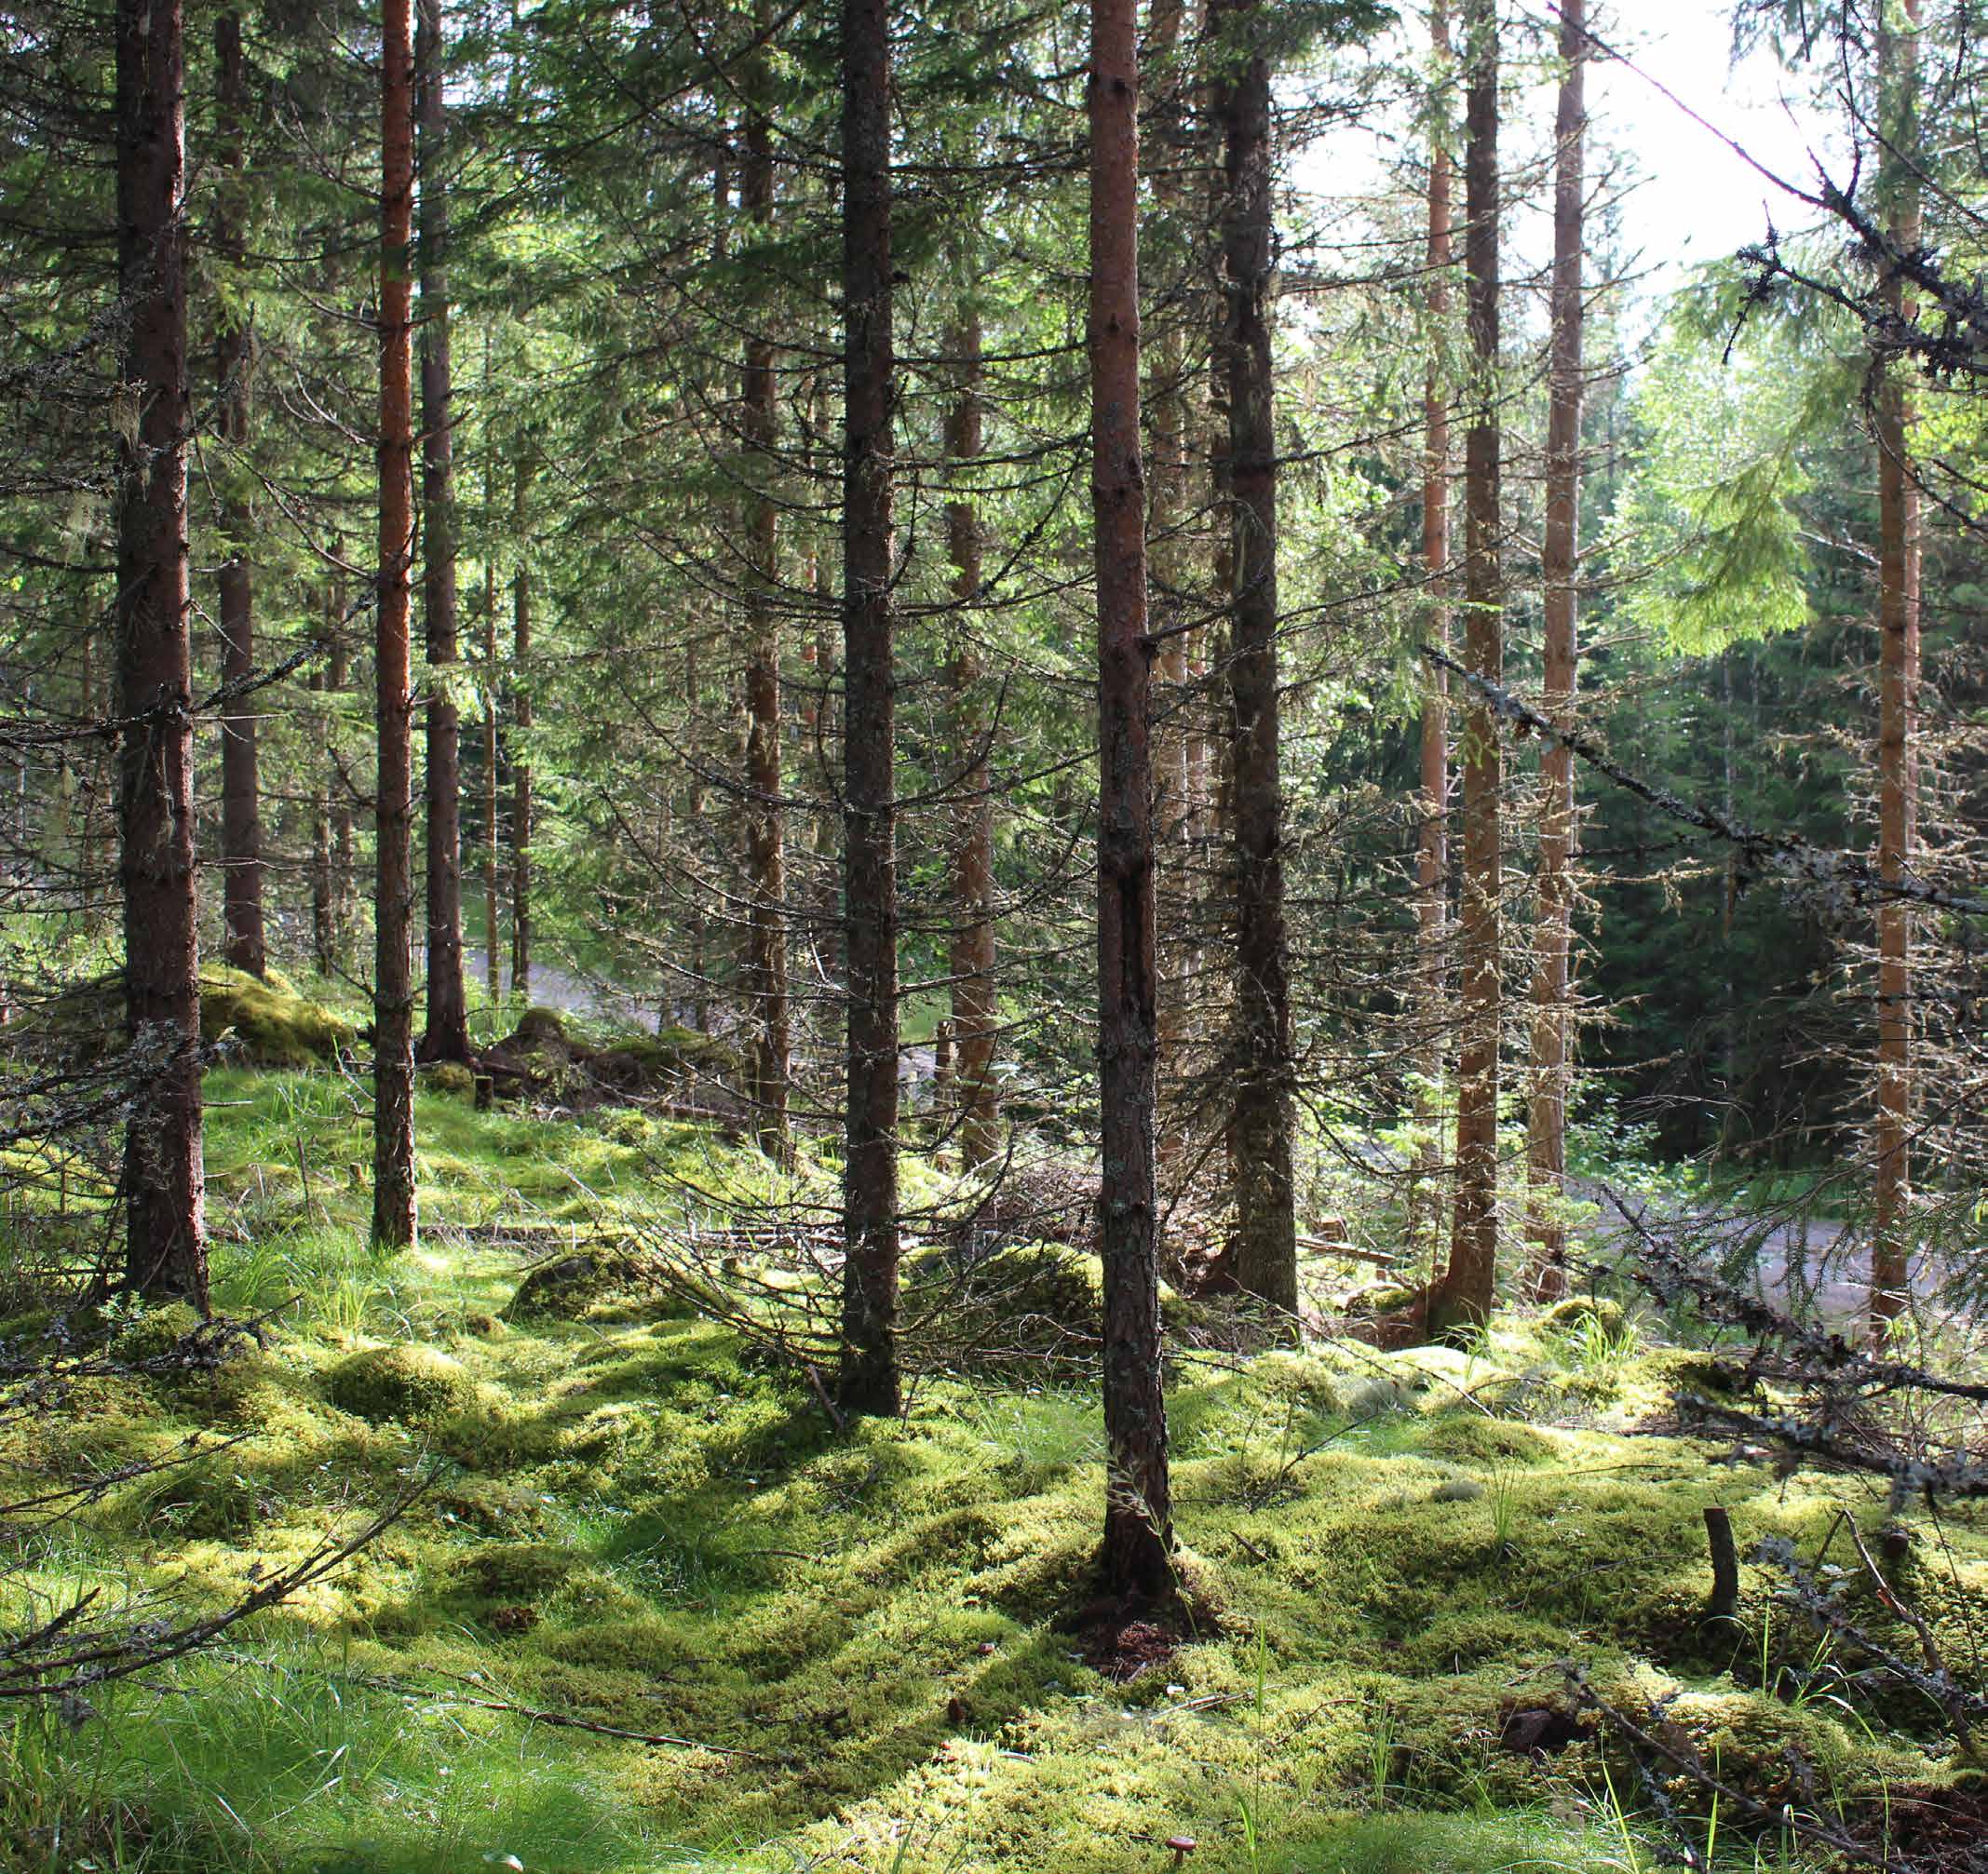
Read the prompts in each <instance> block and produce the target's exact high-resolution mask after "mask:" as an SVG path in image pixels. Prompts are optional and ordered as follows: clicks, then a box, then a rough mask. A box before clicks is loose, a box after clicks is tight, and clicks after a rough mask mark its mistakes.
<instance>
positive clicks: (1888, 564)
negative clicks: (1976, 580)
mask: <svg viewBox="0 0 1988 1874" xmlns="http://www.w3.org/2000/svg"><path fill="white" fill-rule="evenodd" d="M1901 10H1902V26H1900V25H1898V24H1894V23H1892V22H1891V20H1890V19H1889V18H1888V17H1887V23H1886V25H1885V26H1884V28H1883V30H1882V31H1881V32H1880V34H1879V37H1878V59H1879V66H1880V70H1879V89H1880V94H1881V99H1882V103H1881V107H1880V108H1881V111H1882V115H1883V118H1884V121H1885V134H1886V149H1885V152H1884V154H1883V156H1882V157H1881V162H1880V182H1879V187H1880V193H1881V195H1884V196H1885V198H1886V200H1887V207H1888V209H1889V218H1890V222H1891V231H1892V234H1893V236H1894V238H1895V239H1896V240H1897V241H1898V244H1899V246H1900V249H1902V250H1903V251H1905V252H1906V253H1913V252H1915V251H1916V250H1917V249H1918V246H1919V241H1920V215H1921V211H1920V205H1919V192H1918V189H1917V186H1916V178H1915V172H1914V162H1915V160H1916V152H1917V146H1918V99H1917V95H1916V93H1917V85H1918V30H1919V4H1918V0H1903V6H1902V9H1901ZM1889 13H1890V8H1888V7H1887V16H1888V15H1889ZM1883 290H1884V296H1885V303H1886V306H1887V310H1888V311H1890V312H1891V313H1892V315H1893V316H1894V317H1897V318H1899V319H1900V320H1901V321H1902V320H1905V319H1909V318H1910V317H1912V306H1911V303H1910V301H1909V299H1908V296H1907V294H1906V292H1905V290H1904V283H1903V282H1902V281H1901V280H1900V278H1899V277H1898V276H1897V275H1896V274H1891V275H1888V276H1887V278H1886V280H1885V282H1884V289H1883ZM1878 369H1879V370H1880V371H1882V372H1883V375H1882V377H1881V378H1880V380H1879V382H1878V385H1877V395H1876V425H1875V426H1876V432H1877V496H1878V637H1879V652H1878V655H1879V661H1880V669H1879V685H1878V748H1877V766H1878V835H1877V837H1878V852H1877V863H1878V871H1879V873H1880V875H1881V876H1882V877H1884V878H1885V879H1887V881H1896V880H1899V879H1901V878H1904V877H1905V876H1907V875H1908V874H1909V873H1910V872H1911V870H1912V865H1913V848H1914V843H1915V840H1914V836H1915V833H1916V827H1915V825H1914V822H1915V820H1916V817H1917V816H1916V811H1915V809H1916V804H1917V803H1916V799H1915V795H1916V792H1917V789H1916V786H1915V779H1916V777H1915V774H1914V767H1915V756H1916V749H1915V748H1914V743H1915V740H1916V730H1917V726H1918V725H1917V721H1916V718H1917V715H1918V692H1919V492H1918V488H1917V485H1916V482H1915V480H1914V473H1913V466H1912V461H1911V428H1912V419H1913V411H1912V404H1911V399H1910V398H1908V397H1907V395H1906V391H1905V385H1904V383H1903V381H1902V379H1901V377H1900V374H1899V373H1900V370H1901V369H1902V367H1900V366H1899V365H1896V364H1894V365H1881V366H1880V367H1878ZM1912 940H1913V916H1912V909H1911V907H1910V906H1909V905H1907V904H1905V903H1903V902H1901V901H1900V900H1897V899H1893V900H1890V901H1887V903H1886V904H1884V905H1883V906H1881V907H1880V908H1879V910H1878V917H1877V942H1878V980H1877V1008H1878V1016H1877V1021H1878V1042H1877V1055H1878V1061H1877V1123H1876V1126H1875V1127H1874V1128H1873V1147H1874V1149H1875V1158H1876V1166H1875V1170H1876V1176H1875V1180H1874V1190H1873V1219H1872V1237H1873V1241H1872V1254H1871V1331H1872V1337H1873V1340H1876V1341H1882V1340H1883V1339H1884V1338H1885V1336H1886V1334H1887V1331H1888V1329H1889V1327H1890V1324H1891V1322H1892V1321H1894V1320H1895V1319H1896V1318H1897V1317H1898V1316H1899V1315H1900V1314H1901V1313H1902V1312H1903V1310H1904V1307H1905V1304H1906V1302H1907V1301H1909V1300H1910V1299H1911V1281H1912V1234H1911V1224H1910V1208H1911V1202H1912V1106H1913V1017H1912V998H1913V961H1912Z"/></svg>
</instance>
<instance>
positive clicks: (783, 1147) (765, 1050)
mask: <svg viewBox="0 0 1988 1874" xmlns="http://www.w3.org/2000/svg"><path fill="white" fill-rule="evenodd" d="M755 19H756V20H757V21H758V25H759V30H760V32H761V34H768V33H770V32H771V30H772V15H771V12H770V10H769V9H768V7H766V5H765V0H761V4H760V6H759V7H758V8H757V10H756V13H755ZM770 82H771V78H770V74H769V72H768V70H767V61H766V53H765V51H764V47H762V49H761V50H760V51H758V52H757V53H755V54H754V56H753V58H752V61H751V63H750V65H749V66H748V67H747V71H746V79H745V90H746V101H747V115H746V135H745V145H746V152H745V163H744V166H743V168H742V169H741V170H740V173H739V195H740V199H741V205H742V206H743V208H744V209H745V212H746V220H747V221H748V222H750V223H751V230H752V235H753V237H754V238H755V239H756V240H759V241H763V242H764V241H766V240H769V239H770V238H771V236H772V234H773V125H772V121H771V118H770V116H769V110H770V105H769V102H768V99H767V90H768V87H769V85H770ZM770 310H771V308H770V307H769V308H767V309H766V311H770ZM762 316H763V317H764V316H765V315H764V312H763V315H762ZM740 387H741V389H742V391H743V393H744V395H743V397H742V398H741V403H742V405H743V411H742V415H741V427H742V429H743V432H744V439H745V445H746V449H747V452H748V453H749V454H750V455H751V458H752V465H751V470H750V479H751V493H750V494H749V495H748V496H747V498H746V504H745V506H746V511H745V522H746V527H745V533H746V543H745V545H746V558H747V560H748V566H747V572H746V582H747V583H746V672H745V676H746V682H745V690H746V864H747V870H748V872H749V875H750V889H751V902H750V904H749V906H748V909H747V915H746V959H745V961H746V968H745V982H744V985H743V987H744V989H745V992H746V1006H747V1013H748V1018H749V1020H750V1021H751V1033H752V1045H751V1054H750V1056H749V1057H748V1062H747V1085H746V1095H747V1098H748V1099H750V1100H751V1105H752V1124H753V1129H754V1131H755V1133H756V1134H757V1136H758V1139H759V1142H760V1145H761V1147H762V1149H763V1150H764V1151H765V1152H767V1153H771V1154H772V1155H773V1156H775V1157H777V1158H784V1157H785V1155H786V1153H787V1149H788V1141H787V1088H788V1081H789V1077H790V1074H791V1059H790V1056H791V1052H792V1034H791V1023H790V1019H789V1015H788V1002H787V851H786V843H785V840H784V837H783V833H782V825H781V818H780V616H779V612H778V609H777V605H776V591H777V586H778V579H779V560H778V555H779V509H778V506H776V505H775V502H774V488H773V482H774V477H775V474H776V473H777V467H778V463H777V451H778V442H779V426H778V425H779V411H778V402H777V398H776V386H775V383H774V372H773V342H772V340H770V339H768V338H766V337H765V336H764V334H763V333H762V332H758V331H755V332H754V333H752V334H751V336H750V337H749V338H748V339H747V340H746V356H745V371H744V375H743V380H742V383H741V386H740Z"/></svg>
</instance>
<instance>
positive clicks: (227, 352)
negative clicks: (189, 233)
mask: <svg viewBox="0 0 1988 1874" xmlns="http://www.w3.org/2000/svg"><path fill="white" fill-rule="evenodd" d="M214 63H215V76H216V87H217V90H218V94H219V95H218V97H217V99H216V104H217V106H218V112H217V119H218V121H217V125H216V128H217V131H218V137H217V142H218V148H217V149H216V152H215V155H216V157H217V159H218V161H219V163H220V166H221V170H222V181H221V185H220V187H219V188H218V189H217V190H216V191H215V195H214V254H215V258H216V260H217V261H218V262H219V263H221V266H222V278H223V289H222V294H221V302H220V306H219V310H218V311H217V313H216V315H215V320H214V377H215V383H216V389H217V400H218V403H219V408H220V425H219V427H220V431H221V448H220V451H219V456H220V467H221V531H222V534H223V538H224V539H225V541H226V543H227V558H226V559H225V560H223V562H222V565H221V571H220V573H219V574H218V575H217V579H216V584H217V585H218V586H220V588H221V593H220V596H221V680H222V681H223V684H237V683H239V684H246V683H247V681H249V678H250V674H251V673H252V672H253V670H254V668H255V593H254V580H253V575H252V574H251V573H250V567H249V559H248V552H249V542H250V539H251V538H252V537H253V535H254V531H255V513H254V508H253V506H252V504H251V503H250V499H249V485H250V484H249V463H248V451H249V425H250V413H251V404H250V373H251V371H252V368H253V363H254V339H253V336H252V334H251V332H250V326H249V317H248V313H247V310H246V307H245V306H244V304H243V300H242V296H243V294H244V293H245V291H246V290H247V283H246V281H245V280H244V278H243V276H242V264H241V263H242V221H243V217H244V215H245V213H246V210H247V203H246V200H245V193H244V189H243V183H242V118H243V115H244V114H245V111H246V108H247V104H246V97H247V94H246V90H245V88H244V85H243V80H242V58H241V18H240V16H239V15H238V14H236V13H223V15H222V16H221V18H220V19H218V20H215V22H214ZM254 712H255V705H254V703H253V701H252V700H247V699H245V700H242V701H239V702H237V703H235V704H234V705H233V706H231V707H230V708H228V709H227V712H226V713H225V714H224V715H223V717H222V719H221V881H222V884H221V904H222V928H223V934H224V941H223V955H224V956H225V957H226V958H227V961H228V962H229V963H231V964H234V965H235V967H236V968H237V969H245V970H247V971H248V972H249V974H250V976H262V975H264V974H265V973H266V971H267V970H268V967H269V941H268V935H267V932H266V930H265V928H264V919H263V830H262V820H261V795H262V789H261V784H260V782H259V779H258V776H257V761H256V734H255V713H254Z"/></svg>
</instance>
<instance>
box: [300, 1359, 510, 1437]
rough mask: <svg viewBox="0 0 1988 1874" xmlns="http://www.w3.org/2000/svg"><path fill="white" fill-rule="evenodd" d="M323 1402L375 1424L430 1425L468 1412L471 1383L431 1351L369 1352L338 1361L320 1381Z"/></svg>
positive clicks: (460, 1370)
mask: <svg viewBox="0 0 1988 1874" xmlns="http://www.w3.org/2000/svg"><path fill="white" fill-rule="evenodd" d="M324 1390H325V1396H326V1397H327V1398H328V1399H330V1400H331V1403H332V1404H333V1405H334V1406H336V1407H337V1408H338V1409H339V1410H340V1411H342V1412H350V1413H351V1414H352V1415H353V1417H354V1418H358V1419H365V1420H367V1421H369V1422H372V1423H374V1424H378V1423H380V1422H382V1421H384V1420H388V1419H391V1420H395V1421H397V1422H399V1423H401V1424H404V1425H424V1424H432V1423H434V1422H436V1421H437V1420H440V1419H445V1418H448V1417H450V1416H452V1415H453V1414H454V1413H457V1412H462V1411H467V1409H469V1408H470V1407H471V1406H473V1405H475V1404H476V1401H477V1386H476V1382H475V1381H474V1380H473V1379H471V1378H470V1376H469V1375H468V1373H467V1372H466V1371H465V1370H464V1369H463V1368H462V1367H460V1366H459V1365H458V1364H457V1363H456V1362H455V1361H453V1360H452V1359H451V1358H450V1357H449V1356H448V1355H446V1354H440V1353H437V1352H436V1350H435V1349H434V1348H433V1347H419V1346H398V1347H373V1348H370V1349H368V1350H367V1351H366V1352H365V1353H363V1354H354V1355H352V1356H351V1358H350V1359H347V1360H342V1361H340V1362H339V1364H338V1365H337V1366H335V1367H333V1368H331V1371H330V1372H329V1373H327V1374H326V1375H325V1382H324Z"/></svg>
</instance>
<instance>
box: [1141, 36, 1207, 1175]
mask: <svg viewBox="0 0 1988 1874" xmlns="http://www.w3.org/2000/svg"><path fill="white" fill-rule="evenodd" d="M1184 23H1185V20H1184V8H1183V7H1182V5H1181V0H1154V4H1153V5H1152V6H1151V7H1150V8H1149V9H1148V12H1147V16H1146V34H1145V45H1144V59H1145V69H1146V73H1147V74H1148V75H1147V77H1146V78H1145V80H1144V81H1143V87H1142V90H1143V103H1144V107H1145V111H1146V119H1147V125H1148V134H1149V135H1150V138H1151V141H1152V143H1153V144H1154V146H1155V147H1156V150H1157V153H1158V154H1157V157H1156V161H1155V163H1154V165H1153V178H1152V187H1153V204H1154V208H1155V209H1156V217H1155V219H1156V221H1157V222H1158V224H1159V226H1160V227H1161V229H1162V230H1170V231H1172V232H1173V233H1174V236H1175V239H1176V240H1177V241H1179V242H1180V243H1181V244H1182V245H1184V244H1185V238H1186V231H1185V229H1184V227H1183V226H1181V225H1180V224H1181V223H1182V222H1183V221H1184V217H1183V213H1182V209H1183V195H1184V191H1183V188H1182V184H1181V181H1180V176H1179V173H1178V172H1179V169H1180V168H1181V167H1182V166H1183V164H1184V163H1185V162H1186V160H1187V151H1186V147H1185V142H1186V140H1185V138H1184V136H1183V126H1184V122H1185V117H1186V113H1185V110H1184V108H1183V87H1184V86H1185V84H1186V78H1185V75H1184V73H1183V69H1182V66H1183V61H1182V60H1181V56H1180V54H1181V33H1182V28H1183V24H1184ZM1173 258H1174V263H1175V264H1176V265H1178V266H1181V267H1182V268H1183V273H1184V272H1185V271H1186V269H1187V267H1188V264H1189V263H1187V262H1185V261H1184V260H1183V259H1182V258H1181V257H1179V256H1178V255H1176V256H1174V257H1173ZM1182 297H1183V299H1184V298H1185V295H1184V293H1183V295H1182ZM1184 336H1185V334H1184V327H1183V323H1182V319H1181V317H1180V315H1179V314H1175V315H1174V316H1173V317H1169V318H1168V320H1167V321H1166V323H1165V324H1164V325H1163V326H1162V327H1161V329H1160V331H1159V334H1158V341H1157V343H1156V344H1147V345H1146V346H1145V347H1144V356H1145V358H1146V360H1147V366H1146V401H1147V404H1148V407H1149V408H1150V410H1151V411H1152V417H1153V454H1152V460H1151V461H1150V463H1149V464H1148V465H1147V478H1146V479H1147V481H1148V483H1149V484H1150V486H1151V489H1152V495H1151V500H1150V504H1149V506H1150V509H1151V519H1150V522H1149V525H1148V535H1149V539H1150V549H1149V554H1148V563H1147V572H1148V586H1149V592H1148V599H1149V602H1150V605H1151V610H1152V618H1153V629H1154V633H1155V635H1156V636H1157V637H1158V638H1159V640H1160V646H1159V672H1158V678H1159V694H1158V700H1157V702H1156V706H1155V712H1156V717H1157V720H1156V722H1155V725H1154V732H1153V750H1154V782H1153V816H1154V837H1155V839H1156V842H1157V846H1158V853H1159V866H1160V870H1159V881H1158V884H1157V887H1156V889H1157V892H1158V911H1157V913H1156V921H1157V926H1158V930H1159V937H1158V946H1159V948H1158V959H1159V1067H1158V1075H1159V1088H1160V1092H1159V1100H1160V1118H1159V1128H1160V1129H1159V1144H1158V1151H1159V1159H1160V1163H1161V1165H1162V1166H1173V1165H1175V1164H1177V1163H1179V1161H1180V1160H1181V1159H1182V1157H1183V1154H1184V1153H1185V1152H1186V1150H1187V1146H1188V1142H1189V1141H1188V1136H1187V1129H1186V1121H1187V1115H1188V1112H1189V1104H1190V1096H1189V1093H1188V1089H1187V1085H1186V1081H1187V1074H1186V1072H1185V1068H1186V1063H1187V1060H1188V1059H1189V1058H1190V1050H1189V1045H1188V1044H1189V1038H1190V1036H1191V1034H1192V1033H1193V1031H1194V1017H1195V1011H1194V1010H1193V1009H1192V1007H1191V1006H1190V1004H1191V1002H1192V998H1193V995H1194V986H1195V977H1196V975H1197V964H1198V959H1197V954H1196V948H1195V943H1194V918H1193V912H1194V892H1195V871H1194V864H1193V851H1194V846H1193V843H1194V836H1195V802H1194V797H1193V793H1192V791H1191V779H1192V766H1191V762H1190V759H1189V748H1190V747H1191V744H1192V730H1191V716H1190V710H1191V708H1192V703H1193V692H1192V690H1191V688H1190V685H1189V661H1188V649H1187V645H1188V639H1189V637H1190V635H1191V634H1190V633H1189V632H1187V631H1185V630H1183V629H1182V628H1181V627H1182V626H1183V624H1184V623H1185V620H1186V618H1187V616H1188V614H1189V603H1190V601H1189V598H1188V587H1189V585H1190V561H1191V556H1190V554H1189V551H1188V544H1187V539H1186V534H1185V528H1186V521H1187V398H1186V395H1185V390H1184V384H1183V380H1184V374H1185V356H1186V346H1185V343H1184Z"/></svg>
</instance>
